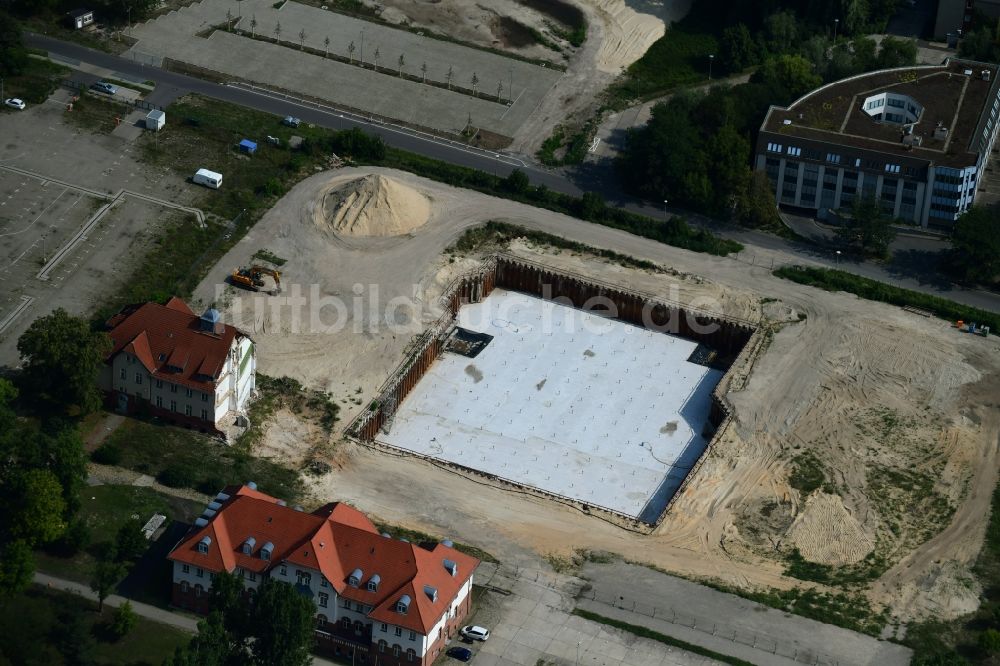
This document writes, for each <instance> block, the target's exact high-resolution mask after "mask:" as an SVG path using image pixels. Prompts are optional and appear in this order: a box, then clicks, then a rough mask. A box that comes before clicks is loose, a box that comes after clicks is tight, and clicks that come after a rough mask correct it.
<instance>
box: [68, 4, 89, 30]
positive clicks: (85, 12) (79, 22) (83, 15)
mask: <svg viewBox="0 0 1000 666" xmlns="http://www.w3.org/2000/svg"><path fill="white" fill-rule="evenodd" d="M66 16H67V17H68V18H69V23H70V25H72V26H73V28H74V29H75V30H82V29H83V28H86V27H87V26H89V25H91V24H93V22H94V12H93V11H92V10H90V9H74V10H73V11H69V12H66Z"/></svg>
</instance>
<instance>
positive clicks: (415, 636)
mask: <svg viewBox="0 0 1000 666" xmlns="http://www.w3.org/2000/svg"><path fill="white" fill-rule="evenodd" d="M410 640H411V641H415V640H417V632H415V631H411V632H410Z"/></svg>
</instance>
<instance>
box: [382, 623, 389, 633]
mask: <svg viewBox="0 0 1000 666" xmlns="http://www.w3.org/2000/svg"><path fill="white" fill-rule="evenodd" d="M381 629H382V633H383V634H384V633H387V632H388V631H389V625H387V624H386V623H385V622H383V623H382V627H381Z"/></svg>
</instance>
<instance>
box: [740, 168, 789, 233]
mask: <svg viewBox="0 0 1000 666" xmlns="http://www.w3.org/2000/svg"><path fill="white" fill-rule="evenodd" d="M739 219H740V222H741V223H742V224H744V225H746V226H748V227H754V228H767V227H772V226H775V225H777V224H780V223H781V221H780V219H779V218H778V203H777V201H775V198H774V192H773V191H772V189H771V180H770V179H769V178H768V177H767V174H765V173H764V172H763V171H754V172H753V174H751V176H750V181H749V183H748V184H747V189H746V192H745V193H744V196H743V197H742V198H741V199H740V202H739Z"/></svg>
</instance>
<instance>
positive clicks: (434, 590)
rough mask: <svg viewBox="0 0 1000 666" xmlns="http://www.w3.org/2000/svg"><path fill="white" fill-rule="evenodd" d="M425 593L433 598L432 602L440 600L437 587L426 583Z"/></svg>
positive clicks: (429, 597)
mask: <svg viewBox="0 0 1000 666" xmlns="http://www.w3.org/2000/svg"><path fill="white" fill-rule="evenodd" d="M424 594H426V595H427V598H428V599H430V600H431V603H433V602H435V601H437V600H438V591H437V588H436V587H432V586H431V585H424Z"/></svg>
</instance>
